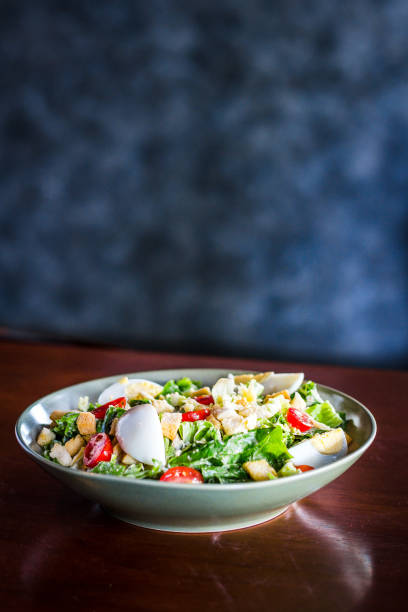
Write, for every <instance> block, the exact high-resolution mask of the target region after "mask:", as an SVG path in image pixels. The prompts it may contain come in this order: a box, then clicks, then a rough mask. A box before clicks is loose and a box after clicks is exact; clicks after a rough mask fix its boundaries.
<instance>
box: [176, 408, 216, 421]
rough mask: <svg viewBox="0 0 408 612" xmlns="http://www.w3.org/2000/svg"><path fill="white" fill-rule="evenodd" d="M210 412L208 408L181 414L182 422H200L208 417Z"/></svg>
mask: <svg viewBox="0 0 408 612" xmlns="http://www.w3.org/2000/svg"><path fill="white" fill-rule="evenodd" d="M210 414H211V413H210V411H209V410H208V408H203V409H202V410H190V412H183V416H182V417H181V420H182V421H202V420H203V419H206V418H207V417H208V416H210Z"/></svg>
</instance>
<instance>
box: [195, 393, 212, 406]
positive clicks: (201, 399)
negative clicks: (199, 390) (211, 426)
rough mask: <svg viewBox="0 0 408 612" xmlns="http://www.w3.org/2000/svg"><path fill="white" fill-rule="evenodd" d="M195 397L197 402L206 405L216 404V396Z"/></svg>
mask: <svg viewBox="0 0 408 612" xmlns="http://www.w3.org/2000/svg"><path fill="white" fill-rule="evenodd" d="M194 399H195V401H196V402H198V403H199V404H203V405H204V406H209V405H210V404H214V398H213V396H212V395H197V396H196V397H195V398H194Z"/></svg>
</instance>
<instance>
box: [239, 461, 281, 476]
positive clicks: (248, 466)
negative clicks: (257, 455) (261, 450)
mask: <svg viewBox="0 0 408 612" xmlns="http://www.w3.org/2000/svg"><path fill="white" fill-rule="evenodd" d="M242 467H243V468H244V470H245V471H246V472H248V474H249V475H250V477H251V478H252V480H270V479H271V478H276V477H277V473H276V471H275V470H274V468H273V467H272V466H271V465H269V463H268V462H267V461H266V459H259V461H247V462H246V463H244V464H243V466H242Z"/></svg>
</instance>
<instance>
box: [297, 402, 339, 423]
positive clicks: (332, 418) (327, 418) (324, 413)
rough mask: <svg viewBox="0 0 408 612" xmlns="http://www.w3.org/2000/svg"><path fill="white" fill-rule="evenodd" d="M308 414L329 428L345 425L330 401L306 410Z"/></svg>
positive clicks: (313, 405)
mask: <svg viewBox="0 0 408 612" xmlns="http://www.w3.org/2000/svg"><path fill="white" fill-rule="evenodd" d="M306 412H307V413H308V414H310V416H311V417H313V418H314V419H315V420H316V421H319V423H323V425H327V426H328V427H339V425H342V424H343V419H342V418H341V416H340V415H339V413H338V412H337V411H336V409H335V407H334V406H333V405H332V404H331V403H330V402H328V401H326V402H322V403H321V404H317V403H316V404H312V405H311V406H309V408H306Z"/></svg>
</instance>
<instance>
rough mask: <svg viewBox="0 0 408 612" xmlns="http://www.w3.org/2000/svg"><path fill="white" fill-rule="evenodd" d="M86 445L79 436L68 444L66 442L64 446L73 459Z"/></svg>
mask: <svg viewBox="0 0 408 612" xmlns="http://www.w3.org/2000/svg"><path fill="white" fill-rule="evenodd" d="M84 445H85V441H84V439H83V437H82V436H80V435H79V434H78V435H76V436H75V438H71V440H68V442H65V444H64V446H65V448H66V449H67V451H68V452H69V454H70V455H71V457H73V456H74V455H76V454H77V452H78V451H79V450H80V449H81V448H82V447H83V446H84Z"/></svg>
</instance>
